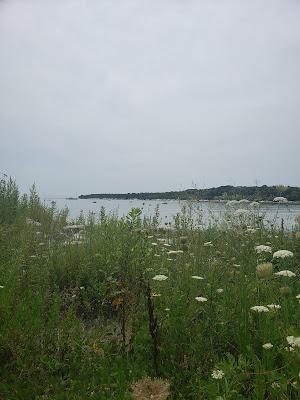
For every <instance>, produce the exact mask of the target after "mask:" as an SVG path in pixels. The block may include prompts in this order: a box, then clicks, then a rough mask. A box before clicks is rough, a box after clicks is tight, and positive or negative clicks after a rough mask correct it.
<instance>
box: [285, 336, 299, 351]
mask: <svg viewBox="0 0 300 400" xmlns="http://www.w3.org/2000/svg"><path fill="white" fill-rule="evenodd" d="M286 340H287V342H288V344H289V345H290V346H292V347H293V348H294V347H300V337H299V336H298V337H297V336H287V337H286Z"/></svg>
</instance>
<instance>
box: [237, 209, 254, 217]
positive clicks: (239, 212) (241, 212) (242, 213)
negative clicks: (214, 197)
mask: <svg viewBox="0 0 300 400" xmlns="http://www.w3.org/2000/svg"><path fill="white" fill-rule="evenodd" d="M249 214H250V212H249V210H246V209H245V208H238V209H237V210H235V212H234V215H235V216H237V217H243V216H246V215H249Z"/></svg>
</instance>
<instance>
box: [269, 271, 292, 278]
mask: <svg viewBox="0 0 300 400" xmlns="http://www.w3.org/2000/svg"><path fill="white" fill-rule="evenodd" d="M274 275H277V276H287V277H288V278H292V277H294V276H296V274H295V273H294V272H292V271H289V270H288V269H285V270H283V271H279V272H275V274H274Z"/></svg>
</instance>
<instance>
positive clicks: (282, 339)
mask: <svg viewBox="0 0 300 400" xmlns="http://www.w3.org/2000/svg"><path fill="white" fill-rule="evenodd" d="M229 214H230V215H229V216H226V218H227V221H223V222H222V223H218V224H216V223H213V224H211V225H210V226H209V227H208V228H203V227H202V225H201V224H200V223H199V224H196V225H195V223H194V220H193V219H192V218H191V215H190V213H189V212H188V210H186V209H185V210H183V213H181V214H180V215H177V216H176V218H175V221H174V224H173V225H172V226H171V228H168V229H163V228H160V227H159V213H158V212H157V213H156V216H155V218H153V219H143V220H142V219H141V213H140V210H138V209H133V210H132V211H131V212H130V213H129V214H128V215H127V217H125V218H117V217H116V216H114V215H109V214H107V213H106V211H105V210H104V209H102V210H101V212H100V214H99V216H96V217H95V216H93V215H90V216H88V217H87V218H86V220H85V218H84V217H83V216H81V217H80V218H79V219H78V220H76V221H73V224H76V225H77V226H73V227H70V226H69V227H68V226H67V224H68V222H67V211H66V210H64V211H58V210H56V209H55V207H54V206H52V207H50V208H47V207H45V206H44V205H43V204H42V203H41V201H40V199H39V197H38V195H37V193H36V190H35V188H32V189H31V192H30V194H29V196H20V194H19V192H18V189H17V186H16V184H15V183H14V182H13V181H12V180H7V179H3V180H2V181H1V184H0V285H1V288H0V398H1V399H2V398H3V399H10V400H13V399H16V400H17V399H18V400H19V399H24V400H25V399H59V400H61V399H68V400H69V399H88V398H91V399H103V400H104V399H105V400H107V399H120V400H122V399H131V398H132V396H133V395H132V390H131V386H132V384H133V383H134V382H136V381H139V380H140V379H143V378H145V377H146V376H152V377H154V376H158V377H161V378H163V379H165V380H167V381H168V382H170V384H171V394H170V396H169V397H168V399H185V400H189V399H190V400H196V399H197V400H198V399H216V398H218V399H219V400H220V399H295V400H296V399H299V397H300V382H299V380H300V378H299V373H300V367H299V365H300V362H299V361H300V347H297V344H295V345H292V346H291V345H289V344H288V341H287V339H286V338H287V337H288V336H294V337H299V336H300V326H299V321H300V304H299V299H296V296H297V295H299V294H300V284H299V273H300V270H299V265H300V264H299V259H300V246H299V244H300V240H299V234H296V232H284V231H282V230H280V231H279V230H278V231H277V230H275V229H273V230H272V232H271V231H269V230H268V229H266V228H264V226H263V225H262V223H261V221H260V220H259V219H258V218H257V216H256V215H255V213H253V214H251V215H250V216H247V221H246V220H243V218H244V216H242V217H238V218H237V217H234V216H232V213H229ZM245 218H246V217H245ZM249 224H251V227H252V228H251V229H250V228H249ZM80 225H83V226H80ZM66 226H67V227H66ZM262 244H263V245H267V246H270V247H271V248H272V253H273V252H274V251H276V250H279V249H286V250H290V251H292V252H293V254H294V256H293V257H289V258H285V259H273V260H272V253H261V254H257V253H256V251H255V250H254V248H255V246H257V245H262ZM170 251H173V253H172V252H171V253H169V252H170ZM174 251H177V253H174ZM168 253H169V254H168ZM270 261H272V262H273V267H274V273H275V272H277V271H279V270H290V271H292V272H294V273H295V274H296V277H285V276H281V277H280V276H276V275H275V274H274V273H273V274H272V275H271V276H269V277H266V278H258V276H257V274H256V267H257V265H258V264H260V263H262V262H270ZM156 275H165V276H166V277H167V279H165V280H162V281H159V280H153V277H155V276H156ZM192 276H197V277H199V279H196V278H192ZM200 277H201V278H203V279H200ZM282 288H285V289H284V290H283V289H282ZM196 297H202V298H205V299H206V301H203V302H200V301H197V300H196ZM270 304H278V305H280V306H281V308H280V309H275V310H272V309H271V308H270V309H269V311H268V312H262V313H257V312H255V311H252V310H251V307H253V306H256V305H259V306H267V305H270ZM299 340H300V339H299ZM266 343H271V344H272V345H273V347H272V348H270V349H265V348H264V347H263V345H264V344H266ZM215 370H219V371H222V374H221V375H220V379H214V377H216V374H215V373H214V374H213V371H215ZM217 376H218V375H217ZM144 398H146V397H144ZM161 398H162V397H161ZM141 399H142V398H141ZM157 399H159V397H157Z"/></svg>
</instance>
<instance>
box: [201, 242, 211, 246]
mask: <svg viewBox="0 0 300 400" xmlns="http://www.w3.org/2000/svg"><path fill="white" fill-rule="evenodd" d="M203 246H204V247H209V246H210V247H211V246H213V243H212V242H205V243H204V244H203Z"/></svg>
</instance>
